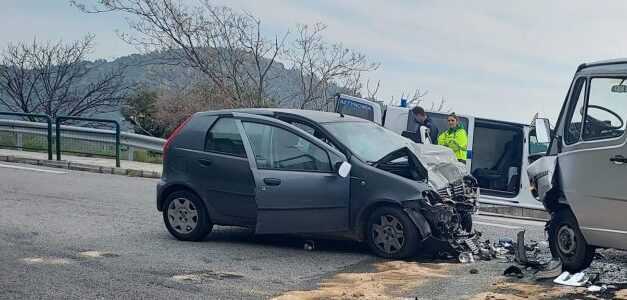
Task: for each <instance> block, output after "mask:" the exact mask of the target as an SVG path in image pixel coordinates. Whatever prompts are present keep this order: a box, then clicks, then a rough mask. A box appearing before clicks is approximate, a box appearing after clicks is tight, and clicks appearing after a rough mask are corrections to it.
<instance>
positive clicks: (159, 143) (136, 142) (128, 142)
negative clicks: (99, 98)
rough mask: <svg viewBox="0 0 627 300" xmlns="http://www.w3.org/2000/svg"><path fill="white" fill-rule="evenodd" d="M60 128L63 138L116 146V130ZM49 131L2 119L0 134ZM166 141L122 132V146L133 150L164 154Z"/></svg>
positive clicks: (40, 125) (43, 133) (36, 124)
mask: <svg viewBox="0 0 627 300" xmlns="http://www.w3.org/2000/svg"><path fill="white" fill-rule="evenodd" d="M52 127H53V128H51V130H50V131H51V134H50V137H51V140H54V139H55V138H56V131H57V130H56V129H57V128H56V127H57V126H56V125H54V124H53V125H52ZM59 128H60V130H62V131H63V134H62V135H63V138H70V139H76V140H80V141H88V142H102V143H111V144H115V137H114V134H115V131H114V130H106V129H95V128H87V127H80V126H71V125H60V126H59ZM47 129H48V125H47V124H46V123H40V122H30V121H21V120H8V119H0V132H1V131H8V132H15V133H16V134H29V135H39V136H47V135H48V132H47ZM52 129H54V130H52ZM165 141H166V140H165V139H161V138H156V137H151V136H146V135H141V134H136V133H130V132H120V145H122V146H127V147H129V148H131V149H133V148H134V149H142V150H147V151H151V152H155V153H162V152H163V145H164V144H165ZM50 149H51V152H50V156H49V157H50V159H52V147H50ZM130 153H132V151H130Z"/></svg>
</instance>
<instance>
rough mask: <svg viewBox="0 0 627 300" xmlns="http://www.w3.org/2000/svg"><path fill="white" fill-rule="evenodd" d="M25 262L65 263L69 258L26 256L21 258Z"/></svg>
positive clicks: (67, 262) (68, 261)
mask: <svg viewBox="0 0 627 300" xmlns="http://www.w3.org/2000/svg"><path fill="white" fill-rule="evenodd" d="M22 261H23V262H25V263H27V264H46V265H66V264H69V263H71V261H70V260H69V259H66V258H60V257H27V258H22Z"/></svg>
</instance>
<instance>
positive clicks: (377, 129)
mask: <svg viewBox="0 0 627 300" xmlns="http://www.w3.org/2000/svg"><path fill="white" fill-rule="evenodd" d="M322 126H324V128H326V129H327V130H328V131H329V132H331V134H333V135H334V136H335V138H337V139H338V140H339V141H340V142H341V143H342V144H344V145H345V146H346V147H348V148H349V149H350V150H351V152H353V154H355V155H356V156H357V157H358V158H359V159H361V160H363V161H366V162H376V161H378V160H380V159H381V158H383V157H384V156H386V155H388V154H389V153H391V152H392V151H395V150H398V149H400V148H403V147H411V141H410V140H408V139H406V138H404V137H402V136H400V135H398V134H396V133H394V132H392V131H390V130H387V129H385V128H383V127H381V126H379V125H377V124H375V123H372V122H336V123H325V124H322Z"/></svg>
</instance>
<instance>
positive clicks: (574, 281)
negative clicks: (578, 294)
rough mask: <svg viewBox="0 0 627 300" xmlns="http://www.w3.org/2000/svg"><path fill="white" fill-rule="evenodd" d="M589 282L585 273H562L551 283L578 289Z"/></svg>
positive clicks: (588, 277)
mask: <svg viewBox="0 0 627 300" xmlns="http://www.w3.org/2000/svg"><path fill="white" fill-rule="evenodd" d="M589 280H590V276H588V275H587V274H586V273H583V272H579V273H575V274H570V273H569V272H568V271H566V272H564V273H562V274H561V275H560V276H557V278H555V280H553V282H554V283H557V284H561V285H568V286H577V287H579V286H584V285H586V284H587V283H588V281H589Z"/></svg>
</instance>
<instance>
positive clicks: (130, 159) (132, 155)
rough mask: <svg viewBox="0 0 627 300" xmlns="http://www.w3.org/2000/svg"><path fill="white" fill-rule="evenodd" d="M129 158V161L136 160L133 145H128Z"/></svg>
mask: <svg viewBox="0 0 627 300" xmlns="http://www.w3.org/2000/svg"><path fill="white" fill-rule="evenodd" d="M127 151H128V160H129V161H134V160H135V149H134V148H133V147H131V146H128V150H127Z"/></svg>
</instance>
